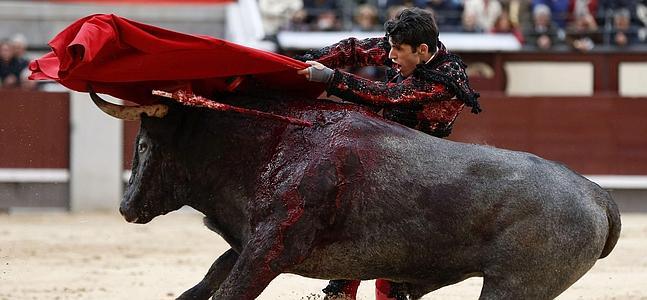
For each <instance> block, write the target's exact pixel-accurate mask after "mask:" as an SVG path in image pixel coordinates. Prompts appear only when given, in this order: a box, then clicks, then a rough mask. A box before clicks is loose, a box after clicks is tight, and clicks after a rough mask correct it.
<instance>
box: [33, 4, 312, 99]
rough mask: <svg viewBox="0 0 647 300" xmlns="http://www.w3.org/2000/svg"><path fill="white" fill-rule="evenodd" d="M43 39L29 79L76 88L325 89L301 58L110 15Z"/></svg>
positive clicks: (139, 91)
mask: <svg viewBox="0 0 647 300" xmlns="http://www.w3.org/2000/svg"><path fill="white" fill-rule="evenodd" d="M49 45H50V46H51V48H52V52H50V53H47V54H46V55H44V56H43V57H41V58H39V59H36V60H34V61H32V62H31V63H30V65H29V68H30V70H31V72H32V74H31V76H30V77H29V78H30V79H35V80H55V81H58V82H59V83H61V84H62V85H64V86H66V87H68V88H70V89H72V90H75V91H79V92H87V85H88V83H91V84H92V87H93V89H94V91H96V92H98V93H104V94H110V95H112V96H115V97H117V98H121V99H124V100H128V101H131V102H134V103H137V104H150V103H153V102H157V100H158V99H159V98H157V97H158V96H154V95H152V94H151V91H152V90H154V89H157V90H167V91H173V90H176V89H178V88H190V89H191V90H193V92H194V93H195V94H198V95H204V96H210V95H212V94H213V93H215V92H224V91H231V90H234V89H236V90H244V89H246V88H247V86H256V87H258V86H259V85H260V86H261V87H266V88H267V89H268V90H276V91H280V92H281V93H294V94H301V95H303V96H306V97H316V96H318V95H319V94H321V93H322V92H323V91H324V88H325V87H324V86H323V85H322V84H318V83H312V82H308V81H307V80H306V79H305V78H304V77H303V76H302V75H298V74H296V71H297V70H300V69H303V68H306V67H308V65H307V64H305V63H303V62H301V61H298V60H295V59H292V58H289V57H286V56H283V55H279V54H275V53H271V52H267V51H262V50H258V49H253V48H249V47H245V46H241V45H237V44H234V43H231V42H227V41H224V40H220V39H216V38H212V37H208V36H197V35H189V34H184V33H178V32H174V31H169V30H166V29H162V28H158V27H154V26H150V25H146V24H142V23H138V22H134V21H131V20H128V19H124V18H121V17H119V16H116V15H104V14H97V15H91V16H88V17H85V18H82V19H80V20H78V21H76V22H74V23H72V24H71V25H70V26H68V27H67V28H65V29H64V30H63V31H61V32H60V33H59V34H58V35H56V37H54V38H53V39H52V40H51V41H50V43H49ZM241 79H242V80H241ZM241 82H242V83H241Z"/></svg>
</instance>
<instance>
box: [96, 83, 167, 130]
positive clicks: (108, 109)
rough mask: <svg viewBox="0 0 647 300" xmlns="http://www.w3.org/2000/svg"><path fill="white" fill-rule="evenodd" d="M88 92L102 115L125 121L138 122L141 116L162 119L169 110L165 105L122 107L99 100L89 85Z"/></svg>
mask: <svg viewBox="0 0 647 300" xmlns="http://www.w3.org/2000/svg"><path fill="white" fill-rule="evenodd" d="M88 92H89V93H90V98H92V102H94V104H95V105H96V106H97V107H99V109H101V110H102V111H103V112H104V113H106V114H109V115H111V116H113V117H115V118H117V119H122V120H126V121H138V120H140V119H141V115H142V114H145V115H147V116H149V117H156V118H163V117H164V116H166V114H167V113H168V110H169V107H168V106H167V105H165V104H151V105H138V106H124V105H117V104H114V103H110V102H108V101H106V100H103V99H101V97H99V95H97V93H95V92H94V90H93V89H92V87H91V86H90V85H88Z"/></svg>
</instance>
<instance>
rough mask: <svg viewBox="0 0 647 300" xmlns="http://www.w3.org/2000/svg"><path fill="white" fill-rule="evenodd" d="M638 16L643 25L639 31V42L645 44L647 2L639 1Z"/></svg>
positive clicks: (646, 36) (637, 5) (646, 38)
mask: <svg viewBox="0 0 647 300" xmlns="http://www.w3.org/2000/svg"><path fill="white" fill-rule="evenodd" d="M636 16H637V18H638V20H639V21H640V23H641V24H640V26H641V27H640V28H639V29H638V40H639V41H641V42H644V41H645V40H647V0H639V1H638V3H636Z"/></svg>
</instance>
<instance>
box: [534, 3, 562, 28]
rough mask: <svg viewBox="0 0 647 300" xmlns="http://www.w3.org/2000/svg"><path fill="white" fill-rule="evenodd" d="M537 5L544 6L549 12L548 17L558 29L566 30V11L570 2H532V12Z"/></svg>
mask: <svg viewBox="0 0 647 300" xmlns="http://www.w3.org/2000/svg"><path fill="white" fill-rule="evenodd" d="M537 5H545V6H546V7H548V9H549V10H550V15H551V18H552V20H553V22H555V24H557V26H559V28H562V29H564V28H566V22H567V21H568V16H569V13H568V11H569V10H568V9H569V5H570V0H532V10H533V11H534V10H535V7H537Z"/></svg>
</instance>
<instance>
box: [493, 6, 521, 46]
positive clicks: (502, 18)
mask: <svg viewBox="0 0 647 300" xmlns="http://www.w3.org/2000/svg"><path fill="white" fill-rule="evenodd" d="M492 33H512V34H513V35H514V37H516V38H517V40H518V41H519V43H521V44H523V42H524V38H523V34H522V33H521V30H520V29H519V28H517V27H516V26H514V25H513V24H512V22H511V21H510V17H509V16H508V12H507V11H502V12H501V14H500V15H499V17H498V18H497V19H496V22H494V27H493V28H492Z"/></svg>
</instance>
